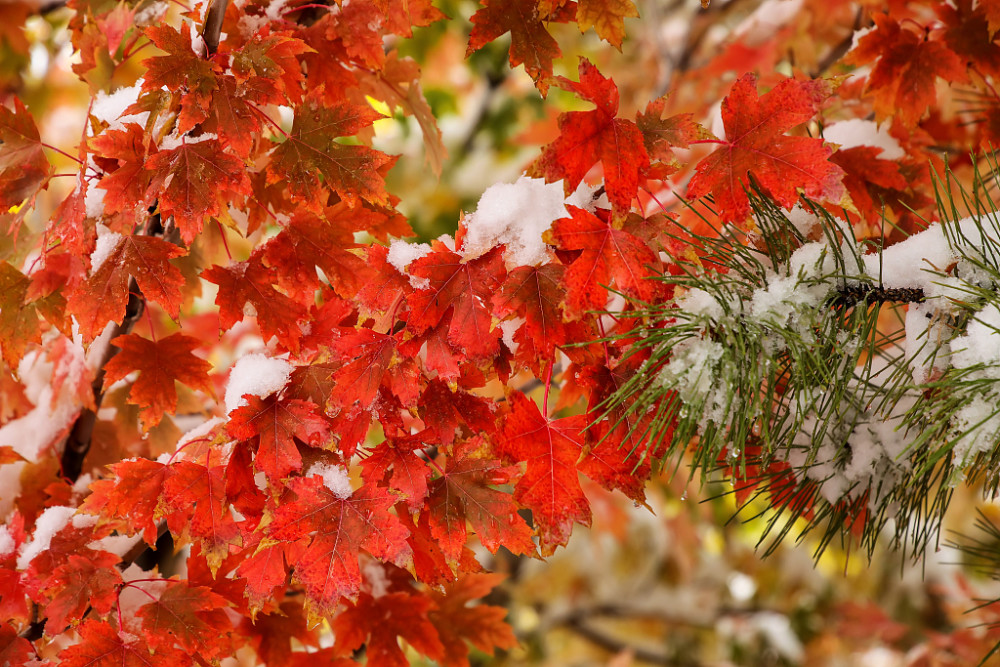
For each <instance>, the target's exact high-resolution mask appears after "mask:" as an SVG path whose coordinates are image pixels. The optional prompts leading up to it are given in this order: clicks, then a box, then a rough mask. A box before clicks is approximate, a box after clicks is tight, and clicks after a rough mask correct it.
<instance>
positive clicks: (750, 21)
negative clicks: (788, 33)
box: [733, 0, 802, 46]
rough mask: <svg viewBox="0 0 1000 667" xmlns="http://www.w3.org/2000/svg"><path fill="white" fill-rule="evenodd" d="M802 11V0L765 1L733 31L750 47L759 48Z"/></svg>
mask: <svg viewBox="0 0 1000 667" xmlns="http://www.w3.org/2000/svg"><path fill="white" fill-rule="evenodd" d="M801 9H802V0H765V1H764V2H762V3H761V4H760V5H759V6H758V7H757V9H756V10H754V12H753V13H752V14H750V16H748V17H746V18H745V19H744V20H743V21H742V22H741V23H740V24H739V25H737V26H736V27H735V28H734V29H733V35H734V36H735V37H742V38H743V39H744V41H745V42H746V44H747V45H748V46H758V45H760V44H763V43H764V42H766V41H767V40H769V39H771V38H772V37H773V36H774V34H775V33H776V32H778V30H780V29H781V28H783V27H785V25H786V24H788V23H790V22H791V20H792V19H793V18H795V17H796V16H797V15H798V14H799V11H800V10H801Z"/></svg>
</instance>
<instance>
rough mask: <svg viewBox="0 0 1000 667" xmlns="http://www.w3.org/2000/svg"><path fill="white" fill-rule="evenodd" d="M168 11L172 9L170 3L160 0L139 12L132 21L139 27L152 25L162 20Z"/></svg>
mask: <svg viewBox="0 0 1000 667" xmlns="http://www.w3.org/2000/svg"><path fill="white" fill-rule="evenodd" d="M168 9H170V3H168V2H163V1H162V0H158V1H157V2H153V3H151V4H149V5H146V6H145V7H143V8H142V9H140V10H139V11H137V12H136V13H135V16H133V17H132V20H133V22H134V23H135V24H136V25H139V26H145V25H152V24H154V23H156V22H157V21H159V20H160V19H162V18H163V16H164V14H166V13H167V10H168Z"/></svg>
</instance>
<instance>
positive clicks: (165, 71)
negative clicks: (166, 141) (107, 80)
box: [142, 23, 219, 134]
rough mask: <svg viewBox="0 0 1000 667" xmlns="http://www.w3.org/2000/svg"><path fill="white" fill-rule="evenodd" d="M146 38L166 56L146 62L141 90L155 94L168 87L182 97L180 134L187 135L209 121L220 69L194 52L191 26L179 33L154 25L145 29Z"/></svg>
mask: <svg viewBox="0 0 1000 667" xmlns="http://www.w3.org/2000/svg"><path fill="white" fill-rule="evenodd" d="M146 36H147V37H149V39H151V40H152V41H153V44H155V45H156V48H158V49H160V50H161V51H165V52H166V54H167V55H163V56H154V57H153V58H147V59H146V60H144V61H143V65H145V66H146V68H147V70H146V75H145V77H144V78H143V83H142V90H143V92H144V93H149V92H153V93H156V92H158V91H159V90H160V88H161V87H163V86H166V87H167V89H168V90H170V91H171V92H173V93H178V94H180V95H181V113H180V115H179V116H178V118H177V132H178V134H185V133H186V132H188V131H189V130H191V128H193V127H194V126H195V125H197V124H198V123H200V122H202V121H203V120H205V119H206V118H208V114H209V111H210V109H211V101H212V91H214V90H215V87H216V76H215V75H216V73H217V72H218V71H219V67H218V65H216V64H215V63H214V62H212V61H210V60H205V59H204V58H202V57H200V56H199V55H198V54H196V53H195V51H194V48H193V47H192V44H191V25H190V24H188V23H185V24H183V25H182V26H181V29H180V30H177V29H176V28H174V27H173V26H169V25H156V26H151V27H149V28H146Z"/></svg>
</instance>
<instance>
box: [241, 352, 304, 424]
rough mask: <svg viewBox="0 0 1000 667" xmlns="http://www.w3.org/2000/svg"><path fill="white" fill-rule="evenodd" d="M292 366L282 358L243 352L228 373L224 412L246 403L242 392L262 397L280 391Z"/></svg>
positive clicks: (290, 372) (289, 374)
mask: <svg viewBox="0 0 1000 667" xmlns="http://www.w3.org/2000/svg"><path fill="white" fill-rule="evenodd" d="M293 368H294V367H293V366H292V365H291V364H290V363H288V362H287V361H285V360H284V359H275V358H274V357H267V356H264V355H263V354H260V353H256V352H254V353H251V354H245V355H243V356H242V357H240V358H239V360H238V361H237V362H236V365H235V366H233V370H232V371H231V372H230V373H229V385H228V386H227V387H226V399H225V400H226V412H227V413H229V412H232V411H233V410H235V409H236V408H239V407H241V406H243V405H246V404H247V402H246V401H245V400H244V399H243V395H244V394H253V395H254V396H259V397H261V398H264V397H265V396H269V395H270V394H273V393H275V392H277V391H281V389H283V388H284V386H285V385H286V384H288V378H289V377H290V376H291V374H292V369H293Z"/></svg>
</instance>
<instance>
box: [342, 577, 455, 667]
mask: <svg viewBox="0 0 1000 667" xmlns="http://www.w3.org/2000/svg"><path fill="white" fill-rule="evenodd" d="M433 607H434V603H433V602H432V601H431V600H430V598H428V597H427V596H426V595H422V594H419V593H415V592H414V593H406V592H402V591H400V592H392V593H386V594H385V595H382V596H379V597H373V596H371V595H369V594H368V593H362V594H361V595H360V596H359V597H358V601H357V602H350V601H347V602H345V603H344V606H343V609H342V610H341V611H340V613H339V614H337V617H336V618H334V619H333V623H332V626H333V633H334V636H335V637H336V641H335V644H334V650H335V651H336V652H337V654H338V655H341V656H346V655H351V654H353V652H354V651H355V650H356V649H358V648H361V646H365V653H366V655H367V657H368V663H369V664H371V665H373V666H377V667H409V664H410V661H409V660H407V659H406V654H404V653H403V650H402V649H401V648H400V646H399V640H398V638H399V637H402V638H403V639H405V640H406V642H407V643H408V644H410V646H412V647H413V648H415V649H417V651H419V652H420V653H421V654H423V655H425V656H427V657H428V658H430V659H431V660H440V659H441V658H443V657H444V645H443V644H442V643H441V640H440V639H439V638H438V632H437V628H435V627H434V626H433V625H432V624H431V622H430V620H428V618H427V613H428V612H429V611H430V610H431V609H433Z"/></svg>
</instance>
